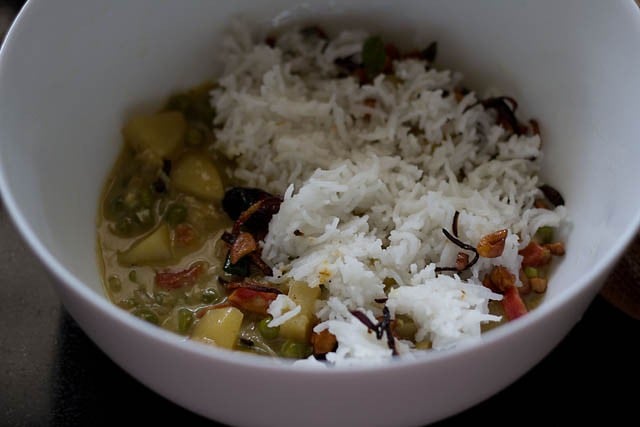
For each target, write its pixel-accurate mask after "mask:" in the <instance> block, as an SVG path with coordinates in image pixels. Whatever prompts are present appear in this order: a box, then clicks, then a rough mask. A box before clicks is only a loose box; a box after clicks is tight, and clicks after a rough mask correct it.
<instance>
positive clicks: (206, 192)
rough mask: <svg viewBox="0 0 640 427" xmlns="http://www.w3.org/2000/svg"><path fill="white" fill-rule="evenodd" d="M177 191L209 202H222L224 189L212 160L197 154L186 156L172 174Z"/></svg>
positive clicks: (172, 180)
mask: <svg viewBox="0 0 640 427" xmlns="http://www.w3.org/2000/svg"><path fill="white" fill-rule="evenodd" d="M171 182H172V184H173V186H174V187H175V189H176V190H178V191H183V192H185V193H189V194H191V195H192V196H196V197H198V198H200V199H203V200H207V201H214V200H218V201H219V200H221V199H222V196H223V195H224V188H223V185H222V180H221V179H220V174H219V173H218V170H217V169H216V167H215V166H214V165H213V163H212V162H211V160H209V158H207V157H206V156H205V155H202V154H197V153H187V154H185V155H184V156H183V157H182V158H180V160H178V162H177V163H176V165H175V166H174V167H173V171H172V172H171Z"/></svg>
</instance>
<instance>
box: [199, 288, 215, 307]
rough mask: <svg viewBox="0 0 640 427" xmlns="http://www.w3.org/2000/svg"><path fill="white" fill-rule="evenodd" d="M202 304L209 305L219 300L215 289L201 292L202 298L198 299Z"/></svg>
mask: <svg viewBox="0 0 640 427" xmlns="http://www.w3.org/2000/svg"><path fill="white" fill-rule="evenodd" d="M200 299H201V300H202V302H203V303H205V304H211V303H213V302H216V301H217V300H218V299H220V295H218V291H217V290H216V289H215V288H207V289H205V290H204V291H202V296H201V297H200Z"/></svg>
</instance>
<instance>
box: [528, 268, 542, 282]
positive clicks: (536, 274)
mask: <svg viewBox="0 0 640 427" xmlns="http://www.w3.org/2000/svg"><path fill="white" fill-rule="evenodd" d="M524 274H525V276H527V277H528V278H529V279H533V278H534V277H540V271H538V269H537V268H535V267H525V268H524Z"/></svg>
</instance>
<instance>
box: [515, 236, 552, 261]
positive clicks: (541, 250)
mask: <svg viewBox="0 0 640 427" xmlns="http://www.w3.org/2000/svg"><path fill="white" fill-rule="evenodd" d="M518 254H520V255H522V266H523V267H542V266H543V265H547V264H548V263H549V261H551V251H550V250H549V249H548V248H545V247H543V246H540V245H539V244H538V243H536V242H534V241H531V242H530V243H529V244H528V245H527V247H526V248H524V249H521V250H520V251H519V252H518Z"/></svg>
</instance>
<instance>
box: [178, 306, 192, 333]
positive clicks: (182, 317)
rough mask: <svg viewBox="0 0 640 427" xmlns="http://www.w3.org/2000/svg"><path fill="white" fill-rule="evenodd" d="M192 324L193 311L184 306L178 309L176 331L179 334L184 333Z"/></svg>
mask: <svg viewBox="0 0 640 427" xmlns="http://www.w3.org/2000/svg"><path fill="white" fill-rule="evenodd" d="M192 324H193V311H191V310H189V309H188V308H186V307H183V308H181V309H180V310H178V331H179V332H180V333H181V334H186V333H187V331H188V330H189V328H190V327H191V325H192Z"/></svg>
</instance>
